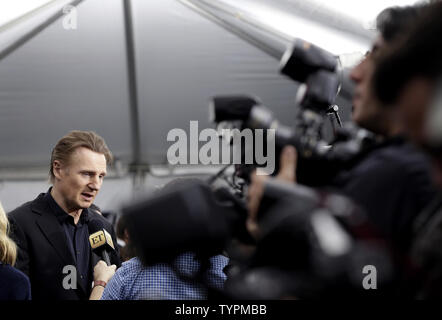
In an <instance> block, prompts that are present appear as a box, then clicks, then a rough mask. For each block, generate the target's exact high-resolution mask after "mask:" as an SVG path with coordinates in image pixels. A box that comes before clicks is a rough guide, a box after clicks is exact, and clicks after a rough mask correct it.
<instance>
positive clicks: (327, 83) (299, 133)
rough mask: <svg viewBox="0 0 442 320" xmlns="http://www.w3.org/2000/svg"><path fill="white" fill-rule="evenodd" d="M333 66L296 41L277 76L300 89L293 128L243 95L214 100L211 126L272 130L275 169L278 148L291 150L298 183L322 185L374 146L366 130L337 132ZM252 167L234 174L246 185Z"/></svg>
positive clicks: (316, 51)
mask: <svg viewBox="0 0 442 320" xmlns="http://www.w3.org/2000/svg"><path fill="white" fill-rule="evenodd" d="M338 61H339V60H338V58H337V57H335V56H334V55H332V54H331V53H329V52H327V51H325V50H323V49H321V48H319V47H317V46H315V45H313V44H310V43H308V42H306V41H303V40H300V39H298V40H296V41H295V42H294V44H293V46H291V47H290V48H289V49H288V50H287V51H286V52H285V54H284V55H283V57H282V59H281V64H280V66H281V73H282V74H284V75H286V76H288V77H290V78H291V79H292V80H294V81H297V82H300V83H301V84H300V86H299V88H298V91H297V95H296V103H297V104H298V105H299V112H298V113H297V116H296V119H295V125H294V127H290V126H286V125H282V124H280V123H279V121H278V120H277V119H275V117H274V116H273V114H272V112H271V111H270V109H269V108H267V107H266V106H264V105H263V103H262V102H261V101H260V99H259V98H256V97H252V96H248V95H232V96H216V97H214V98H213V99H212V101H211V102H210V105H209V119H210V120H211V121H212V122H214V123H216V124H217V125H223V124H225V123H230V124H231V125H233V126H237V127H239V128H240V129H245V128H248V129H252V130H255V129H265V130H268V129H274V130H275V146H276V152H275V153H276V154H275V157H276V158H277V159H276V160H275V163H276V165H277V166H278V164H279V160H278V157H279V154H280V151H281V150H282V148H283V147H284V146H285V145H293V146H295V147H296V149H297V151H298V155H299V160H298V175H297V176H298V181H299V182H301V183H303V184H306V185H309V186H322V185H326V184H327V183H329V182H330V180H331V179H332V178H333V177H334V176H335V174H336V173H337V172H338V171H339V170H342V169H343V168H344V167H345V166H346V165H350V164H351V161H352V160H354V159H355V158H356V157H357V156H358V155H361V153H362V151H363V150H366V149H368V148H369V147H370V146H371V145H373V144H374V143H375V142H376V139H375V136H374V135H373V134H372V133H370V132H368V131H366V130H363V129H360V128H356V127H355V126H354V125H347V126H345V127H342V123H341V120H340V117H339V114H338V111H339V107H338V106H336V105H334V102H335V99H336V96H337V94H338V93H339V90H340V83H341V79H340V78H341V74H342V72H341V71H340V67H339V62H338ZM330 116H332V117H330ZM333 119H335V120H336V123H337V125H336V123H335V121H333ZM327 120H331V123H332V127H333V128H334V137H333V138H332V139H325V138H324V134H323V130H324V126H325V123H326V122H327ZM255 167H256V164H255V165H245V164H242V165H240V166H237V168H236V173H235V174H237V175H238V176H239V177H240V178H242V179H244V180H246V181H247V179H248V175H249V174H250V172H251V170H253V169H254V168H255ZM276 171H277V170H276Z"/></svg>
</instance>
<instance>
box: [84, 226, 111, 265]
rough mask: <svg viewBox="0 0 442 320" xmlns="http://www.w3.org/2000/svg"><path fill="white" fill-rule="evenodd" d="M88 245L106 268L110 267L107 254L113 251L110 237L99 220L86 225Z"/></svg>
mask: <svg viewBox="0 0 442 320" xmlns="http://www.w3.org/2000/svg"><path fill="white" fill-rule="evenodd" d="M88 229H89V243H90V245H91V248H92V251H93V252H94V253H96V254H98V255H99V256H101V257H102V259H103V261H104V262H106V264H107V265H108V266H110V265H111V263H110V258H109V253H110V252H112V251H113V250H115V247H114V243H113V241H112V237H111V235H110V234H109V232H107V231H106V229H105V228H104V225H103V222H101V221H100V220H96V219H94V220H91V221H89V224H88Z"/></svg>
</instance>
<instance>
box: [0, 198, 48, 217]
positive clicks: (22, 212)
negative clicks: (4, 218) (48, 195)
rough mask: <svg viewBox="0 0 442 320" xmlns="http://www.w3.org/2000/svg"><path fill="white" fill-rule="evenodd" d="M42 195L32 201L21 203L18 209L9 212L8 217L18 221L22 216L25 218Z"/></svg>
mask: <svg viewBox="0 0 442 320" xmlns="http://www.w3.org/2000/svg"><path fill="white" fill-rule="evenodd" d="M44 195H45V194H44V193H40V194H39V195H38V196H37V197H36V198H35V199H34V200H30V201H28V202H25V203H23V204H22V205H20V206H19V207H17V208H15V209H14V210H12V211H10V212H9V213H8V217H9V218H13V219H20V218H22V217H24V216H27V215H28V214H29V213H30V212H31V211H32V207H33V206H34V204H35V203H36V202H39V201H41V200H42V198H43V196H44Z"/></svg>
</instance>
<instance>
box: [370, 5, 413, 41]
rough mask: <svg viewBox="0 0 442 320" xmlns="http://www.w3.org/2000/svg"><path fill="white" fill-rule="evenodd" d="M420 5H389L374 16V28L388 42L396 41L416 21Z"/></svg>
mask: <svg viewBox="0 0 442 320" xmlns="http://www.w3.org/2000/svg"><path fill="white" fill-rule="evenodd" d="M421 9H422V7H421V6H406V7H390V8H387V9H385V10H383V11H382V12H381V13H379V14H378V16H377V18H376V29H377V30H378V31H379V33H380V34H381V35H382V38H384V40H385V41H386V42H388V43H391V42H394V41H396V40H397V39H398V38H400V37H401V36H403V35H404V34H406V33H407V31H408V30H409V29H410V28H411V26H412V25H413V24H414V22H416V20H417V18H418V16H419V12H420V10H421Z"/></svg>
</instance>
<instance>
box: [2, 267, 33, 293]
mask: <svg viewBox="0 0 442 320" xmlns="http://www.w3.org/2000/svg"><path fill="white" fill-rule="evenodd" d="M0 278H2V281H9V282H10V283H13V284H14V286H16V287H24V288H30V286H31V284H30V281H29V278H28V276H27V275H26V274H24V273H23V272H21V271H20V270H18V269H16V268H14V267H12V266H10V265H8V264H1V265H0Z"/></svg>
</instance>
